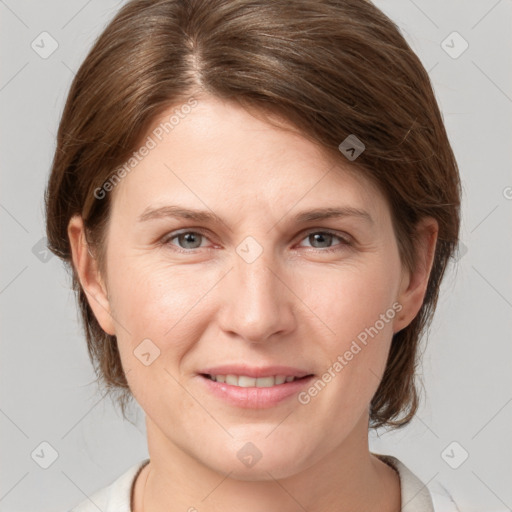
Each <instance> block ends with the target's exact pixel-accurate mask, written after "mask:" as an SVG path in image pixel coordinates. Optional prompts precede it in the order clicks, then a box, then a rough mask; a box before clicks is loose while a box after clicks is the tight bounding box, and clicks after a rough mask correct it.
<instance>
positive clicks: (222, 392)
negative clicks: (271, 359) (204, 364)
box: [197, 365, 314, 409]
mask: <svg viewBox="0 0 512 512" xmlns="http://www.w3.org/2000/svg"><path fill="white" fill-rule="evenodd" d="M204 374H209V375H247V376H248V377H254V378H258V377H270V376H272V375H285V376H287V377H296V378H298V379H300V380H294V381H293V382H285V383H284V384H278V385H275V386H271V387H269V388H259V387H256V386H251V387H247V388H242V387H239V386H232V385H230V384H226V383H225V382H217V381H213V380H211V379H210V378H208V377H206V376H205V375H204ZM197 377H198V379H199V381H200V382H201V385H202V386H204V388H205V390H206V391H207V392H208V393H210V394H212V395H213V396H214V397H216V398H219V399H221V400H222V401H224V402H226V403H228V404H229V405H232V406H235V407H239V408H242V409H267V408H270V407H275V406H276V405H278V404H279V403H281V402H282V401H284V400H286V399H287V398H288V399H289V398H290V397H292V396H294V395H296V394H297V393H298V392H300V391H301V389H303V388H304V387H306V386H308V385H309V384H310V382H311V380H312V379H313V377H314V375H313V374H312V373H310V372H307V371H304V370H301V369H298V368H292V367H289V366H267V367H260V368H256V367H249V366H243V365H224V366H216V367H214V368H207V369H204V370H201V372H200V373H199V374H198V376H197Z"/></svg>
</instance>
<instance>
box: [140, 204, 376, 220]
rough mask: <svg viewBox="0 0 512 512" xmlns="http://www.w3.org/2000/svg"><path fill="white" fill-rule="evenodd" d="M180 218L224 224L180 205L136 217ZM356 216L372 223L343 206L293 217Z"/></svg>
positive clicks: (204, 212)
mask: <svg viewBox="0 0 512 512" xmlns="http://www.w3.org/2000/svg"><path fill="white" fill-rule="evenodd" d="M167 217H171V218H181V219H188V220H193V221H197V222H209V223H214V222H217V223H220V224H224V221H223V220H222V219H221V218H220V217H219V216H218V215H216V214H215V213H213V212H212V211H207V210H195V209H191V208H183V207H181V206H174V205H169V206H161V207H159V208H152V207H148V208H146V209H145V210H144V211H143V212H142V214H141V215H140V216H139V218H138V222H146V221H149V220H152V219H162V218H167ZM341 217H356V218H359V219H362V220H364V221H366V222H368V223H369V224H372V225H373V224H374V223H375V222H374V220H373V218H372V216H371V215H370V214H369V213H368V212H367V211H365V210H360V209H358V208H353V207H351V206H344V207H340V208H314V209H312V210H306V211H303V212H300V213H298V214H297V215H295V216H294V217H293V220H294V221H295V222H297V223H306V222H312V221H319V220H326V219H331V218H341Z"/></svg>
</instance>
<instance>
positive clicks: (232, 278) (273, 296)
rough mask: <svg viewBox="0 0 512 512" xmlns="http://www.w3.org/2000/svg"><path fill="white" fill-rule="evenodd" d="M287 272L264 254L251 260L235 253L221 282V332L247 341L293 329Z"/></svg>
mask: <svg viewBox="0 0 512 512" xmlns="http://www.w3.org/2000/svg"><path fill="white" fill-rule="evenodd" d="M287 275H288V276H289V274H287V273H285V272H283V271H282V270H279V268H278V266H277V265H275V264H272V262H271V261H269V258H266V257H265V255H264V254H262V255H260V256H259V257H258V258H257V259H256V260H255V261H253V262H252V263H248V262H247V261H245V260H244V259H243V258H241V257H239V256H238V255H235V263H234V267H233V268H232V270H231V271H230V272H229V273H228V275H227V276H226V277H225V278H224V279H223V280H222V281H221V283H222V286H221V289H220V290H219V293H220V294H221V297H222V299H221V302H222V307H221V309H220V311H219V324H220V327H221V329H222V330H223V332H225V333H227V334H228V335H230V336H238V337H239V338H240V339H243V340H245V341H247V342H249V343H263V342H265V341H267V340H271V339H273V340H275V339H277V337H279V336H281V337H282V336H284V335H286V334H288V333H290V332H292V331H293V329H294V328H295V322H296V319H295V316H294V305H295V304H294V301H295V300H298V299H297V298H296V297H295V295H294V294H293V292H292V291H291V290H290V285H289V284H288V283H287V280H289V278H288V279H287Z"/></svg>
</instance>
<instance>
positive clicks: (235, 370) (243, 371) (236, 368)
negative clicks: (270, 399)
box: [198, 364, 312, 379]
mask: <svg viewBox="0 0 512 512" xmlns="http://www.w3.org/2000/svg"><path fill="white" fill-rule="evenodd" d="M198 373H199V374H201V373H206V374H208V375H247V377H253V378H255V379H257V378H259V377H272V376H273V375H284V376H285V377H297V378H298V379H300V378H302V377H305V376H306V375H312V373H311V372H308V371H306V370H302V369H300V368H293V367H291V366H259V367H256V366H248V365H240V364H225V365H222V366H215V367H210V368H204V369H203V370H200V371H199V372H198Z"/></svg>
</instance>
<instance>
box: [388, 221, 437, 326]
mask: <svg viewBox="0 0 512 512" xmlns="http://www.w3.org/2000/svg"><path fill="white" fill-rule="evenodd" d="M438 233H439V225H438V223H437V221H436V220H435V219H434V218H433V217H424V218H422V219H421V220H420V221H419V222H418V224H417V225H416V237H415V256H416V259H415V269H414V271H412V272H411V271H409V270H408V269H404V270H403V272H402V280H401V282H400V290H399V295H398V297H397V302H399V303H400V304H401V305H402V310H401V311H400V314H399V315H397V317H396V320H395V323H394V325H393V332H394V333H397V332H398V331H400V330H402V329H404V328H405V327H407V326H408V325H409V324H410V323H411V322H412V321H413V320H414V318H415V317H416V315H417V314H418V312H419V310H420V309H421V306H422V305H423V300H424V298H425V293H426V291H427V285H428V280H429V277H430V271H431V270H432V264H433V263H434V255H435V250H436V244H437V235H438Z"/></svg>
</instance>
